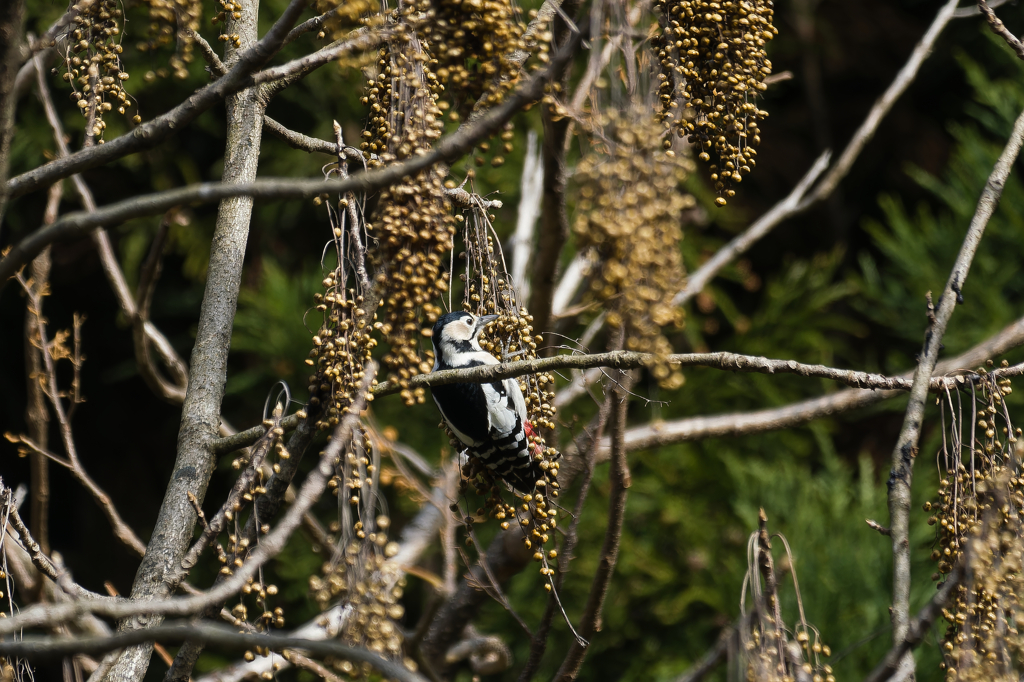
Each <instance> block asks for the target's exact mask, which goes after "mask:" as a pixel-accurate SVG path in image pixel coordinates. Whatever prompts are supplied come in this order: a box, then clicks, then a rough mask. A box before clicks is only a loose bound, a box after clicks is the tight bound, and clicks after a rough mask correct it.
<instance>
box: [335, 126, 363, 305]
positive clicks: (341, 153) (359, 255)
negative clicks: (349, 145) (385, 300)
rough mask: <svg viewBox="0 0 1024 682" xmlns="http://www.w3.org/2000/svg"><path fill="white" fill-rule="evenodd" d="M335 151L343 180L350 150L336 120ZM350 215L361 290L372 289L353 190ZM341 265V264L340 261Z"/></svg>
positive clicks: (350, 194) (353, 256)
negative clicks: (347, 148) (347, 149)
mask: <svg viewBox="0 0 1024 682" xmlns="http://www.w3.org/2000/svg"><path fill="white" fill-rule="evenodd" d="M334 151H335V153H336V154H337V155H338V173H339V174H340V175H341V178H342V180H347V179H348V161H347V159H348V152H347V151H346V147H345V140H344V139H343V138H342V134H341V124H340V123H338V122H337V121H334ZM345 199H346V202H345V203H346V204H347V206H346V209H347V216H348V232H349V240H350V243H351V244H352V252H353V253H352V259H353V260H354V261H355V269H356V278H357V279H358V281H359V287H360V289H359V290H360V291H363V292H366V291H369V290H370V276H369V275H368V274H367V272H366V246H365V245H364V244H363V232H362V227H363V226H362V224H361V220H360V216H359V210H358V209H357V208H356V197H355V194H353V193H352V192H348V193H346V194H345ZM339 265H341V264H340V263H339Z"/></svg>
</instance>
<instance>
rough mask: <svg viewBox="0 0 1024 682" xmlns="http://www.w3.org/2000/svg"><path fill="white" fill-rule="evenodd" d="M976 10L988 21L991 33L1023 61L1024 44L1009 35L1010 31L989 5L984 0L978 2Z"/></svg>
mask: <svg viewBox="0 0 1024 682" xmlns="http://www.w3.org/2000/svg"><path fill="white" fill-rule="evenodd" d="M978 10H979V11H980V12H981V13H982V14H984V15H985V19H986V20H988V25H989V27H990V28H991V29H992V32H993V33H995V34H996V35H997V36H999V37H1000V38H1002V39H1003V40H1005V41H1006V44H1007V45H1009V46H1010V48H1011V49H1012V50H1013V51H1014V52H1016V53H1017V56H1018V57H1020V58H1021V59H1024V43H1022V42H1021V41H1020V38H1018V37H1017V36H1015V35H1013V34H1012V33H1010V29H1008V28H1006V24H1004V23H1003V22H1002V21H1001V20H1000V19H999V17H997V16H996V13H995V12H993V11H992V8H991V7H989V4H988V3H987V2H985V0H978Z"/></svg>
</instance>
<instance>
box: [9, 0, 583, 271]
mask: <svg viewBox="0 0 1024 682" xmlns="http://www.w3.org/2000/svg"><path fill="white" fill-rule="evenodd" d="M296 1H298V0H296ZM578 42H579V39H578V37H577V38H576V39H574V40H572V41H570V43H569V44H568V45H566V47H565V48H563V49H562V50H560V51H559V52H558V53H557V54H556V55H555V56H554V57H552V59H551V62H550V63H549V65H548V67H547V68H546V69H543V70H540V71H538V72H537V73H535V74H534V75H533V76H531V77H530V78H529V79H528V80H527V81H526V82H525V83H524V84H523V86H522V87H520V88H519V89H517V90H516V91H515V92H513V93H512V94H510V95H509V96H507V97H506V98H505V100H504V102H503V103H502V104H500V105H499V106H497V107H494V108H493V109H490V110H489V111H488V112H487V113H486V114H485V115H483V116H481V117H479V118H478V119H477V120H476V121H475V122H474V123H473V124H471V125H466V126H462V127H460V128H459V130H458V131H456V132H455V133H453V134H451V135H449V136H448V137H446V138H443V139H442V140H440V141H439V142H438V144H437V145H436V146H435V147H434V149H433V151H431V152H429V153H427V154H423V155H420V156H416V157H413V158H412V159H409V160H408V161H405V162H402V163H397V164H393V165H389V166H386V167H385V168H381V169H379V170H372V171H363V172H360V173H355V174H353V175H352V176H351V177H350V178H349V179H348V180H326V181H321V180H296V179H290V178H277V179H273V180H256V181H253V182H247V183H238V184H236V183H231V182H212V183H201V184H195V185H190V186H188V187H182V188H178V189H173V190H168V191H166V192H157V193H155V194H149V195H145V196H142V197H137V198H134V199H129V200H126V201H122V202H118V203H115V204H111V205H110V206H104V207H102V208H100V209H98V210H96V211H95V212H92V213H71V214H68V215H66V216H64V217H62V218H60V219H58V220H57V221H56V222H55V223H54V224H53V225H50V226H49V227H45V228H42V229H39V230H36V231H35V232H33V233H32V234H31V235H29V236H28V237H26V238H25V239H23V240H22V241H21V242H19V243H18V244H17V245H16V246H14V247H13V248H12V249H11V251H10V252H9V253H8V255H7V256H6V257H4V258H3V259H2V260H0V288H2V287H3V286H4V284H5V283H6V281H7V279H8V278H9V277H11V276H12V275H13V274H14V273H15V272H16V271H17V269H18V268H20V267H21V266H22V265H24V264H25V263H27V262H28V261H29V260H31V259H32V258H34V257H35V256H36V255H37V254H38V253H39V252H40V251H41V250H42V249H43V248H44V247H45V246H46V245H47V244H50V243H53V242H55V241H57V240H60V239H66V238H69V237H73V236H77V235H79V234H82V233H84V232H88V231H89V230H91V229H93V228H95V227H102V226H106V225H114V224H118V223H121V222H123V221H125V220H128V219H130V218H138V217H142V216H147V215H157V214H160V213H163V212H165V211H167V210H168V209H170V208H172V207H174V206H181V205H184V204H190V203H210V202H214V201H220V200H222V199H226V198H229V197H237V196H250V197H253V198H257V199H300V198H305V197H311V196H316V195H318V194H322V193H324V192H328V193H339V194H340V193H344V192H372V191H374V190H377V189H380V188H382V187H387V186H389V185H391V184H394V183H395V182H397V181H398V180H400V179H402V178H404V177H406V176H408V175H411V174H413V173H416V172H418V171H420V170H423V169H424V168H428V167H430V166H432V165H434V164H436V163H438V162H441V161H446V160H451V159H455V158H458V157H459V156H461V155H462V154H464V153H465V152H467V151H469V150H470V149H472V148H473V146H474V145H476V143H477V142H479V141H480V140H483V139H486V138H488V137H490V136H491V135H492V134H493V133H494V132H496V131H497V130H498V129H499V128H501V126H502V125H503V124H504V123H505V121H507V120H508V119H509V118H511V116H512V115H513V114H514V113H516V112H517V111H519V109H521V108H522V107H523V106H524V105H526V104H528V103H530V102H533V101H536V99H537V98H538V97H540V95H541V93H542V90H543V87H544V83H545V82H546V80H547V79H548V77H549V74H550V73H555V72H557V70H558V69H559V68H561V67H563V66H564V65H565V63H566V62H567V61H568V60H569V58H570V57H571V56H572V54H573V52H574V51H575V47H576V45H577V44H578ZM234 68H236V69H237V68H238V65H237V64H236V66H235V67H234ZM224 78H225V79H226V78H229V76H225V77H224ZM222 80H223V79H222ZM219 82H220V81H217V83H219ZM211 85H216V83H214V84H211ZM207 87H210V86H207ZM197 96H198V95H196V96H194V97H197ZM190 101H191V100H190ZM211 106H212V105H211ZM190 120H191V119H190ZM126 137H130V136H126ZM122 139H125V138H118V139H117V140H114V141H112V142H108V143H106V144H103V145H99V146H97V147H94V148H93V149H97V150H104V149H108V148H111V147H113V146H115V145H117V143H118V142H119V141H120V140H122ZM86 151H87V152H90V151H91V150H86ZM83 153H84V152H76V153H75V154H72V155H71V157H68V158H69V159H71V158H73V157H78V156H79V155H80V154H83ZM90 158H91V157H90ZM108 160H109V159H106V158H103V159H101V160H99V161H97V162H96V163H95V164H93V163H91V161H90V164H89V165H88V166H86V167H88V168H92V167H93V166H94V165H99V164H100V163H106V162H107V161H108ZM60 161H61V160H58V161H53V162H51V163H49V164H47V165H45V166H42V167H40V169H39V171H40V172H42V171H43V170H44V169H47V168H50V167H51V166H54V164H57V163H60ZM84 168H85V167H82V166H81V165H80V164H78V163H77V162H76V164H71V165H69V166H68V167H67V168H65V167H61V168H60V170H59V171H57V170H51V171H47V174H46V175H45V176H41V178H40V179H39V180H38V182H39V183H42V182H43V181H45V180H47V179H49V180H50V181H53V180H56V179H57V178H59V177H64V176H66V175H70V174H72V173H75V172H77V171H79V170H84ZM65 170H67V172H66V173H65V172H64V171H65ZM34 172H35V171H33V173H34ZM26 175H27V174H26ZM51 175H52V176H53V177H52V178H51V177H50V176H51ZM19 177H23V176H19ZM16 180H18V178H14V179H13V180H11V182H12V183H13V182H15V181H16ZM32 182H33V183H35V182H37V181H36V180H32ZM19 187H21V186H20V185H19ZM33 188H34V187H33ZM19 191H20V190H19ZM25 191H28V190H25Z"/></svg>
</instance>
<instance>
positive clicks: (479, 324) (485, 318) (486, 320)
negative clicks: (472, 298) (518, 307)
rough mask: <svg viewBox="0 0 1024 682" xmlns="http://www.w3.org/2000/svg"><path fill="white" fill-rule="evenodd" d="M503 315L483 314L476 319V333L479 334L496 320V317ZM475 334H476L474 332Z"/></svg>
mask: <svg viewBox="0 0 1024 682" xmlns="http://www.w3.org/2000/svg"><path fill="white" fill-rule="evenodd" d="M499 317H501V316H500V315H481V316H480V317H478V318H477V320H476V333H477V334H479V333H480V332H482V331H483V330H484V327H486V326H487V325H489V324H490V323H491V322H494V321H495V320H496V319H498V318H499ZM474 336H475V334H474Z"/></svg>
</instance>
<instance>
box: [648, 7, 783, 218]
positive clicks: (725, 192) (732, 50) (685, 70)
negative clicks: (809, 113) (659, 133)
mask: <svg viewBox="0 0 1024 682" xmlns="http://www.w3.org/2000/svg"><path fill="white" fill-rule="evenodd" d="M654 6H655V9H657V10H658V12H659V21H660V24H661V32H660V34H659V35H658V36H657V37H656V39H655V40H654V41H652V45H653V47H654V49H655V50H657V57H658V60H659V61H660V64H661V73H660V74H659V76H658V77H659V80H660V83H659V97H660V99H661V111H660V117H661V119H662V121H664V123H665V124H666V125H667V126H668V127H670V128H675V130H676V131H677V132H678V134H679V136H680V137H687V139H688V140H689V141H690V142H691V143H693V144H695V145H696V147H697V149H698V156H699V157H700V159H701V161H705V162H710V161H711V160H712V154H714V156H715V161H714V163H712V164H711V167H710V170H711V181H712V182H713V183H714V187H715V190H716V191H717V192H718V194H719V196H718V198H717V199H716V200H715V202H716V203H717V204H718V205H719V206H725V204H726V200H727V197H732V196H734V195H735V194H736V190H735V185H738V184H739V183H740V182H742V180H743V176H744V175H746V174H747V173H749V172H750V171H751V169H753V168H754V166H755V165H756V160H755V157H756V156H757V151H756V150H755V149H754V147H756V146H757V145H758V144H759V143H760V142H761V137H760V128H759V127H758V124H759V121H761V120H762V119H764V118H765V117H766V116H768V114H767V112H765V111H764V110H762V109H759V108H758V107H757V105H756V104H755V99H756V95H757V93H758V92H759V91H761V90H765V89H766V88H767V86H766V85H765V84H764V79H765V77H766V76H768V75H769V74H771V71H772V64H771V62H770V61H769V60H768V56H767V53H766V52H765V45H766V44H767V42H768V41H769V40H771V39H772V37H774V36H775V35H776V34H777V33H778V30H777V29H776V28H775V27H774V26H773V25H772V18H773V15H774V9H773V3H772V1H771V0H655V3H654ZM680 98H681V99H682V100H683V102H684V106H685V108H686V109H690V110H692V112H693V115H686V114H684V113H683V112H680V111H679V104H678V100H679V99H680ZM666 144H670V141H669V140H666Z"/></svg>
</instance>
